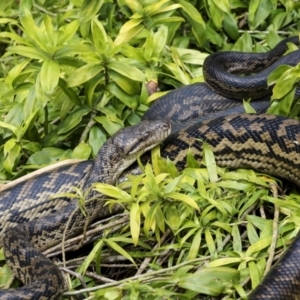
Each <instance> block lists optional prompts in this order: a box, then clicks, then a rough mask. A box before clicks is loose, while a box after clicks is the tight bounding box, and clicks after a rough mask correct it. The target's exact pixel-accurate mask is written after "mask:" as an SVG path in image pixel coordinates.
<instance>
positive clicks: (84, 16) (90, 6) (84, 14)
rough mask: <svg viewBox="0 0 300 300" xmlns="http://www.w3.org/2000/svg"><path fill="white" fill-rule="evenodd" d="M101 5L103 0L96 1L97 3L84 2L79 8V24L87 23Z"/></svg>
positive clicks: (86, 0)
mask: <svg viewBox="0 0 300 300" xmlns="http://www.w3.org/2000/svg"><path fill="white" fill-rule="evenodd" d="M103 3H104V0H98V1H90V0H84V2H83V4H82V5H81V8H80V15H79V18H80V19H81V22H82V23H87V22H89V21H90V20H91V19H92V18H93V17H94V16H95V15H96V14H97V13H98V11H99V9H100V8H101V6H102V5H103Z"/></svg>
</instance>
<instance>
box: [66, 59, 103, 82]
mask: <svg viewBox="0 0 300 300" xmlns="http://www.w3.org/2000/svg"><path fill="white" fill-rule="evenodd" d="M103 70H104V68H103V65H102V64H101V63H90V64H86V65H85V66H83V67H81V68H79V69H77V70H76V71H75V72H74V73H73V74H72V75H70V76H69V78H68V79H67V83H68V86H69V87H72V86H77V85H80V84H82V83H84V82H86V81H88V80H90V79H91V78H93V77H95V76H96V75H97V74H98V73H100V72H102V71H103Z"/></svg>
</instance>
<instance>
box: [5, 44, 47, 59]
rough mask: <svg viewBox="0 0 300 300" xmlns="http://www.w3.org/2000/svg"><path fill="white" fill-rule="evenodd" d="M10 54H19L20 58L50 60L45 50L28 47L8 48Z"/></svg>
mask: <svg viewBox="0 0 300 300" xmlns="http://www.w3.org/2000/svg"><path fill="white" fill-rule="evenodd" d="M7 51H8V52H11V53H15V54H18V55H20V56H25V57H29V58H34V59H41V60H45V59H48V58H49V55H48V53H47V52H45V51H44V50H41V49H38V48H34V47H28V46H11V47H8V48H7Z"/></svg>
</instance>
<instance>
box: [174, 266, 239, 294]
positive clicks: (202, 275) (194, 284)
mask: <svg viewBox="0 0 300 300" xmlns="http://www.w3.org/2000/svg"><path fill="white" fill-rule="evenodd" d="M217 279H222V280H224V281H226V282H231V281H232V280H233V281H237V280H239V271H237V270H234V269H231V268H226V267H223V268H221V267H220V268H209V269H203V270H200V271H198V272H195V273H194V274H189V275H187V276H183V278H180V279H179V282H178V286H179V287H181V288H184V289H188V290H192V291H195V292H197V293H201V294H204V295H210V296H218V295H220V294H221V293H222V292H223V291H224V290H225V288H226V285H225V284H222V282H220V281H218V280H217Z"/></svg>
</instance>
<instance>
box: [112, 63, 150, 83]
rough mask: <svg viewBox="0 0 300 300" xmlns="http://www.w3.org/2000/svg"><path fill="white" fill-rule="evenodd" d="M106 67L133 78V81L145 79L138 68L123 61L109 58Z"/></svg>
mask: <svg viewBox="0 0 300 300" xmlns="http://www.w3.org/2000/svg"><path fill="white" fill-rule="evenodd" d="M107 68H108V69H112V70H114V71H115V72H117V73H119V74H121V75H123V76H125V77H128V78H130V79H131V80H135V81H144V80H145V75H144V73H143V72H141V71H140V70H139V69H137V68H135V67H132V66H130V65H128V63H125V62H123V61H116V60H111V61H109V63H108V64H107Z"/></svg>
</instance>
